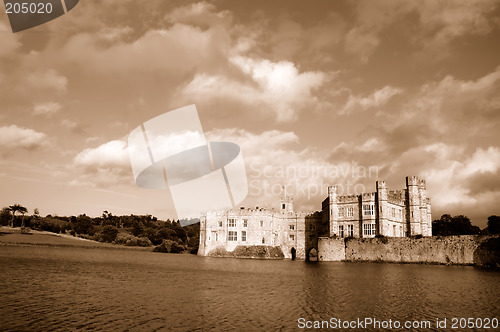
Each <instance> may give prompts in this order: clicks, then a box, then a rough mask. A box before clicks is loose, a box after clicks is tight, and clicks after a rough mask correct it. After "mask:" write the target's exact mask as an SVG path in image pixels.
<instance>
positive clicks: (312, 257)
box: [307, 248, 318, 262]
mask: <svg viewBox="0 0 500 332" xmlns="http://www.w3.org/2000/svg"><path fill="white" fill-rule="evenodd" d="M307 257H308V258H309V261H311V262H317V261H318V251H317V250H316V248H312V249H311V250H309V254H308V255H307Z"/></svg>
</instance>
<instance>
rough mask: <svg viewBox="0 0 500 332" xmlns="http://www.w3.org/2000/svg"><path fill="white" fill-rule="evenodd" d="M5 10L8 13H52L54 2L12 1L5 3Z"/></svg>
mask: <svg viewBox="0 0 500 332" xmlns="http://www.w3.org/2000/svg"><path fill="white" fill-rule="evenodd" d="M5 12H6V13H7V14H12V13H14V14H28V13H30V14H50V13H52V4H51V3H50V2H47V3H34V2H23V3H10V2H7V3H6V4H5Z"/></svg>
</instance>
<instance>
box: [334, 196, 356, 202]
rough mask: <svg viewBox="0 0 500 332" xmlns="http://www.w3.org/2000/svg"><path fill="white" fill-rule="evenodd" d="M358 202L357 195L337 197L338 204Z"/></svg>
mask: <svg viewBox="0 0 500 332" xmlns="http://www.w3.org/2000/svg"><path fill="white" fill-rule="evenodd" d="M358 201H359V195H343V196H339V197H338V202H339V203H357V202H358Z"/></svg>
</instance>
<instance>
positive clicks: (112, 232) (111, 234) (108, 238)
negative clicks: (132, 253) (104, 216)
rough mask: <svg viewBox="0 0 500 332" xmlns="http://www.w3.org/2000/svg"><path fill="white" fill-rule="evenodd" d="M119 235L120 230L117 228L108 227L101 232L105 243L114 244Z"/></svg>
mask: <svg viewBox="0 0 500 332" xmlns="http://www.w3.org/2000/svg"><path fill="white" fill-rule="evenodd" d="M117 235H118V229H117V228H116V227H115V226H111V225H107V226H104V228H103V229H102V231H101V235H100V238H101V241H103V242H113V241H114V240H115V239H116V236H117Z"/></svg>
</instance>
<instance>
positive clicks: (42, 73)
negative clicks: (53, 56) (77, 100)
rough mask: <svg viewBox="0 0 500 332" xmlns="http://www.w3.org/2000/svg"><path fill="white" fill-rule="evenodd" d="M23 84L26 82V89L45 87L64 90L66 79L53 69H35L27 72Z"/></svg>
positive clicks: (59, 90) (66, 83)
mask: <svg viewBox="0 0 500 332" xmlns="http://www.w3.org/2000/svg"><path fill="white" fill-rule="evenodd" d="M25 84H27V88H28V89H41V90H44V89H47V90H55V91H58V92H65V91H66V89H67V86H68V79H67V78H66V77H64V76H62V75H60V74H58V73H57V71H56V70H54V69H47V70H37V71H35V72H32V73H30V74H28V76H27V77H26V79H25Z"/></svg>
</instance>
